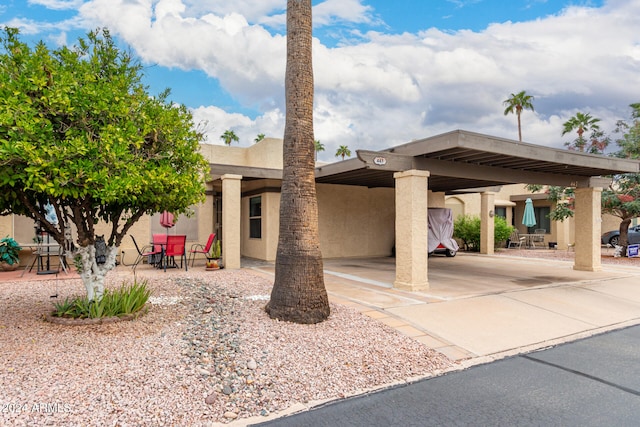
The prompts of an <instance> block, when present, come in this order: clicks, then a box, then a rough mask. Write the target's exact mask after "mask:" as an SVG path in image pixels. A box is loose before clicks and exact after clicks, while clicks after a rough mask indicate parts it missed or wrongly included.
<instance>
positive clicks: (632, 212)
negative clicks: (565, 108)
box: [527, 103, 640, 253]
mask: <svg viewBox="0 0 640 427" xmlns="http://www.w3.org/2000/svg"><path fill="white" fill-rule="evenodd" d="M630 107H631V109H632V113H631V118H632V120H631V123H628V122H627V121H624V120H620V121H618V123H617V127H616V130H615V133H618V134H620V137H619V138H618V139H617V140H616V144H617V145H618V147H619V148H620V150H619V151H618V152H616V153H614V156H616V157H620V158H630V159H638V158H640V103H635V104H631V105H630ZM582 116H583V117H581V118H580V121H585V122H589V121H590V119H589V118H587V117H584V116H585V115H582ZM576 122H577V121H576ZM595 123H596V124H597V119H596V122H595ZM583 129H584V127H583ZM579 137H580V136H579ZM612 178H613V182H612V184H611V185H610V186H609V188H605V189H603V191H602V212H603V213H606V214H610V215H613V216H617V217H618V218H620V220H621V221H620V228H619V230H620V237H619V239H618V244H619V245H620V246H623V247H624V248H625V249H626V246H627V242H628V232H629V225H630V224H631V220H632V219H633V218H637V217H638V216H640V175H637V174H621V175H615V176H613V177H612ZM527 188H528V189H529V190H530V191H534V192H539V191H545V192H546V193H547V199H548V200H550V201H551V202H553V203H554V204H555V208H554V209H553V210H552V211H551V212H550V214H549V218H550V219H552V220H553V221H564V220H565V219H566V218H570V217H572V216H573V210H574V199H575V192H574V189H573V188H571V187H555V186H550V187H544V186H541V185H528V186H527ZM623 253H626V251H623Z"/></svg>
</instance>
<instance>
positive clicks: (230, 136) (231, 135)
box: [220, 129, 240, 146]
mask: <svg viewBox="0 0 640 427" xmlns="http://www.w3.org/2000/svg"><path fill="white" fill-rule="evenodd" d="M220 139H221V140H223V141H224V143H225V144H227V145H229V146H231V143H232V142H233V141H236V142H238V141H239V140H240V138H238V135H236V133H235V132H234V131H232V130H231V129H228V130H225V131H224V133H223V134H222V135H220Z"/></svg>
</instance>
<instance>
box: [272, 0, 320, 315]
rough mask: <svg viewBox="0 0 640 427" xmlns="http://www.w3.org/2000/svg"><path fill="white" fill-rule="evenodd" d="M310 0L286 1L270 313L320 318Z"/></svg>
mask: <svg viewBox="0 0 640 427" xmlns="http://www.w3.org/2000/svg"><path fill="white" fill-rule="evenodd" d="M311 44H312V37H311V0H288V1H287V70H286V77H285V97H286V108H287V110H286V124H285V131H284V142H283V155H284V159H283V160H284V166H283V174H282V175H283V176H282V191H281V196H280V235H279V239H278V250H277V253H276V275H275V282H274V285H273V290H272V291H271V300H270V301H269V303H268V304H267V306H266V311H267V313H268V314H269V316H271V318H276V319H280V320H285V321H290V322H296V323H305V324H310V323H318V322H321V321H323V320H325V319H326V318H327V317H329V312H330V310H329V300H328V297H327V291H326V289H325V286H324V275H323V265H322V254H321V253H320V240H319V237H318V203H317V199H316V186H315V174H314V166H315V164H314V163H315V162H314V157H315V156H314V151H315V139H314V135H313V66H312V61H311Z"/></svg>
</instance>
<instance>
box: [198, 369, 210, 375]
mask: <svg viewBox="0 0 640 427" xmlns="http://www.w3.org/2000/svg"><path fill="white" fill-rule="evenodd" d="M198 373H199V374H200V375H205V376H208V375H210V372H209V371H207V370H206V369H204V368H198Z"/></svg>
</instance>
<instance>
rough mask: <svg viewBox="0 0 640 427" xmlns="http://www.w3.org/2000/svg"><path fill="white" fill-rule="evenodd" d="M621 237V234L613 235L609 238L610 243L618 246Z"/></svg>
mask: <svg viewBox="0 0 640 427" xmlns="http://www.w3.org/2000/svg"><path fill="white" fill-rule="evenodd" d="M619 239H620V236H613V237H612V238H610V239H609V244H610V245H611V246H613V247H614V248H615V247H616V246H618V241H619Z"/></svg>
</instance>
